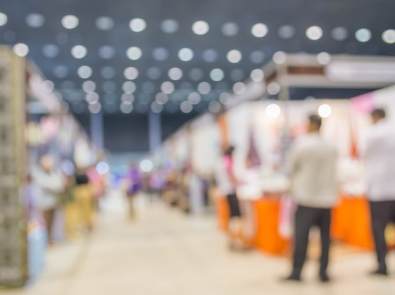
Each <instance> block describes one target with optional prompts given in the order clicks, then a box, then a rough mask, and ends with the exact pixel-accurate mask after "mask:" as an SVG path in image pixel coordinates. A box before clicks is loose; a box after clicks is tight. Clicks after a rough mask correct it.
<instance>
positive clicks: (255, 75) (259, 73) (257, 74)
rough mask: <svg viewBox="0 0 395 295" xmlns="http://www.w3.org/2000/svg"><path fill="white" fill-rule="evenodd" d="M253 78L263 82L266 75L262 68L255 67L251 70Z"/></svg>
mask: <svg viewBox="0 0 395 295" xmlns="http://www.w3.org/2000/svg"><path fill="white" fill-rule="evenodd" d="M250 77H251V80H253V81H255V82H261V81H262V80H263V78H264V77H265V74H264V72H263V71H262V70H261V69H255V70H253V71H252V72H251V75H250Z"/></svg>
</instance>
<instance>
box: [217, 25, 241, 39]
mask: <svg viewBox="0 0 395 295" xmlns="http://www.w3.org/2000/svg"><path fill="white" fill-rule="evenodd" d="M221 31H222V34H224V35H225V36H228V37H232V36H236V35H237V34H238V33H239V26H238V25H237V24H236V23H225V24H223V26H222V29H221Z"/></svg>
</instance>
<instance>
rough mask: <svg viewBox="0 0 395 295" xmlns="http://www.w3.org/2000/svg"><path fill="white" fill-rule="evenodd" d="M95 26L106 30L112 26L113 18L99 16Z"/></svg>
mask: <svg viewBox="0 0 395 295" xmlns="http://www.w3.org/2000/svg"><path fill="white" fill-rule="evenodd" d="M96 27H97V28H98V29H99V30H101V31H108V30H111V29H112V28H113V27H114V20H113V19H112V18H111V17H108V16H101V17H99V18H97V19H96Z"/></svg>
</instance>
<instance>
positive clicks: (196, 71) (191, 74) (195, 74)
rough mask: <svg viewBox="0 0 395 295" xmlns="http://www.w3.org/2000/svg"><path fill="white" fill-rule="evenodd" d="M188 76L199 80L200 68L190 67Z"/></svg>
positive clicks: (200, 76)
mask: <svg viewBox="0 0 395 295" xmlns="http://www.w3.org/2000/svg"><path fill="white" fill-rule="evenodd" d="M189 77H190V78H191V80H193V81H200V80H202V78H203V71H202V70H201V69H196V68H195V69H192V70H191V71H190V72H189Z"/></svg>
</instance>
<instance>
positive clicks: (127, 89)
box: [122, 81, 136, 93]
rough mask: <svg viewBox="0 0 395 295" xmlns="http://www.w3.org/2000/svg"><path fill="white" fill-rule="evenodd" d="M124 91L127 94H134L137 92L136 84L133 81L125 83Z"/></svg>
mask: <svg viewBox="0 0 395 295" xmlns="http://www.w3.org/2000/svg"><path fill="white" fill-rule="evenodd" d="M122 89H123V91H124V92H126V93H134V92H135V91H136V84H134V83H133V82H132V81H127V82H125V83H123V85H122Z"/></svg>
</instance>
